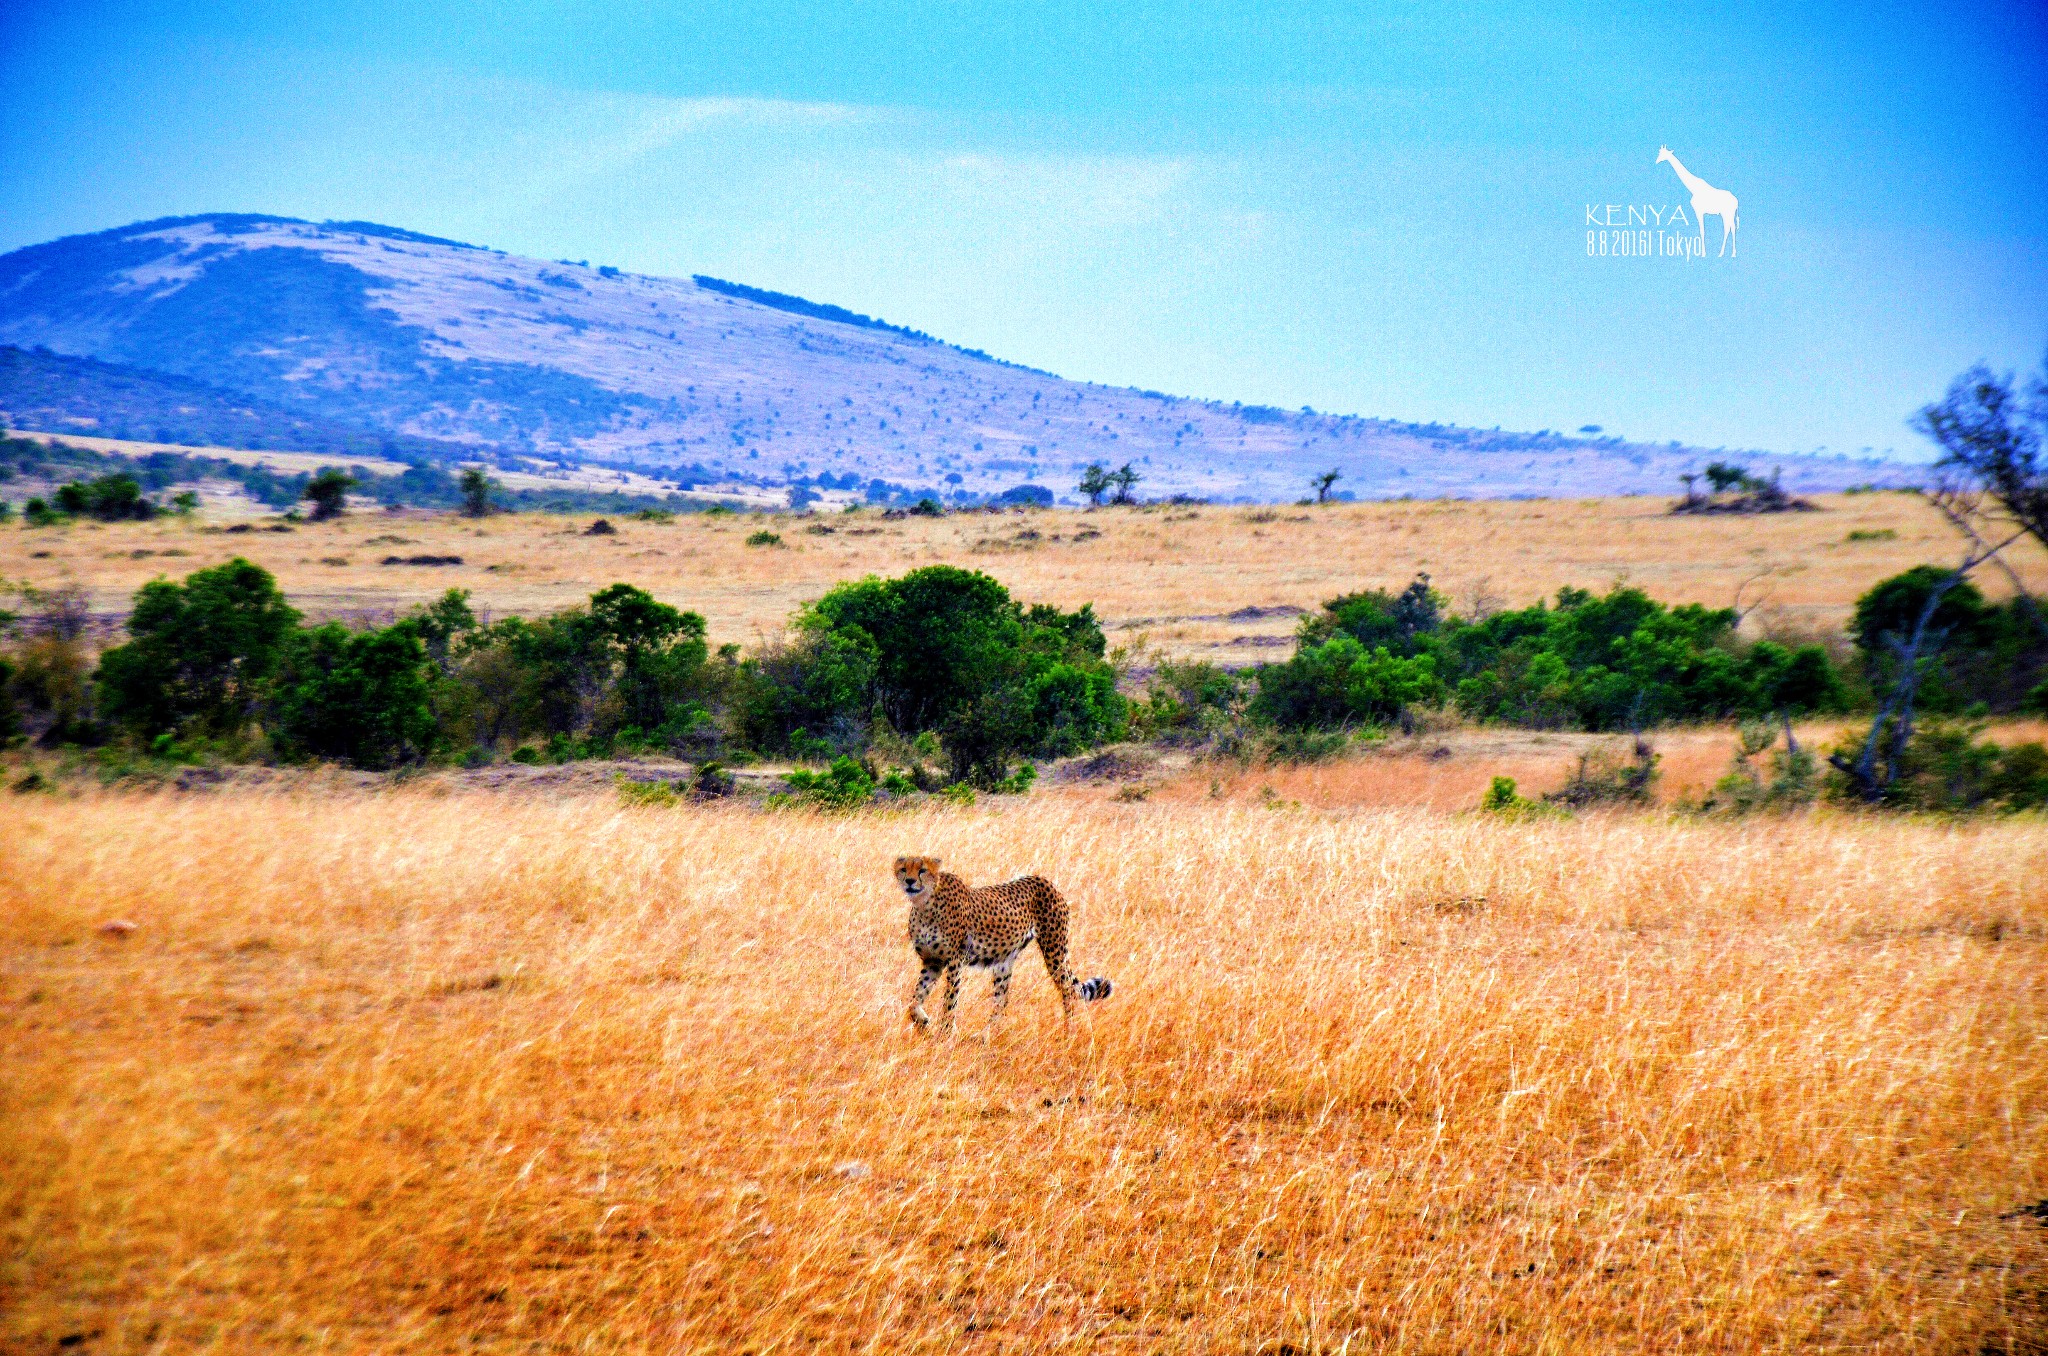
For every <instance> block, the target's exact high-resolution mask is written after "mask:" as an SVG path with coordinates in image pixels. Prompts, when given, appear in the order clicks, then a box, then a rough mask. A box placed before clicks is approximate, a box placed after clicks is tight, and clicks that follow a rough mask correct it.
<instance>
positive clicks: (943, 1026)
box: [939, 961, 960, 1032]
mask: <svg viewBox="0 0 2048 1356" xmlns="http://www.w3.org/2000/svg"><path fill="white" fill-rule="evenodd" d="M959 1007H960V962H959V961H954V962H953V963H952V964H951V965H949V966H947V967H946V1011H945V1014H944V1015H943V1016H942V1017H940V1018H939V1030H941V1031H947V1032H950V1031H951V1030H952V1029H953V1014H954V1012H955V1011H957V1010H958V1009H959Z"/></svg>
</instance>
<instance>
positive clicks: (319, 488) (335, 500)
mask: <svg viewBox="0 0 2048 1356" xmlns="http://www.w3.org/2000/svg"><path fill="white" fill-rule="evenodd" d="M355 487H356V480H355V477H354V476H351V475H349V474H348V473H347V472H345V471H338V470H336V469H335V468H334V467H332V466H323V467H321V468H320V470H319V472H318V473H317V474H315V475H314V476H313V478H312V479H311V480H308V481H307V482H306V489H305V497H306V498H307V499H308V500H310V501H312V505H313V521H314V522H316V523H319V522H325V521H327V520H328V519H329V518H339V517H340V516H341V514H342V511H343V510H344V509H345V508H347V507H348V492H349V491H350V490H352V489H354V488H355Z"/></svg>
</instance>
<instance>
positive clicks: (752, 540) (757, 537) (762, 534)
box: [747, 529, 782, 546]
mask: <svg viewBox="0 0 2048 1356" xmlns="http://www.w3.org/2000/svg"><path fill="white" fill-rule="evenodd" d="M747 545H749V546H780V545H782V538H781V537H779V536H777V535H776V534H775V533H773V532H770V531H767V530H766V529H763V530H762V531H759V532H753V533H749V534H748V536H747Z"/></svg>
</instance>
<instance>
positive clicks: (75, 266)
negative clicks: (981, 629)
mask: <svg viewBox="0 0 2048 1356" xmlns="http://www.w3.org/2000/svg"><path fill="white" fill-rule="evenodd" d="M0 343H6V344H12V345H16V346H19V347H22V348H25V349H28V348H33V346H36V345H43V346H46V347H47V348H48V349H50V350H52V351H53V352H54V353H56V354H64V355H72V356H74V357H79V358H90V359H96V360H99V361H100V362H102V363H106V364H115V365H118V366H117V367H111V368H107V369H104V370H102V369H99V368H89V367H84V366H80V367H75V368H57V367H52V366H50V365H49V364H46V363H45V364H41V365H40V366H39V365H38V364H37V363H29V364H28V365H27V366H26V367H20V368H16V369H14V370H15V371H16V372H17V373H18V374H21V375H20V376H19V378H18V379H19V380H20V381H22V382H25V383H28V386H22V385H17V386H13V387H9V386H5V385H0V409H7V410H9V411H10V417H12V418H14V419H15V420H16V422H18V423H20V424H22V425H23V426H29V425H30V420H29V419H28V418H26V417H24V416H22V415H21V414H19V413H13V412H14V411H15V410H16V407H17V406H22V405H29V406H33V407H35V408H38V409H44V410H48V411H50V412H52V414H53V415H58V414H61V416H62V418H64V419H67V420H70V421H71V422H70V423H68V424H60V425H59V426H58V427H57V428H56V429H55V430H54V431H64V430H65V429H66V428H69V429H71V430H72V431H85V430H84V428H83V427H82V426H81V425H80V423H79V422H78V421H80V420H85V419H95V420H99V421H100V423H99V424H97V425H94V426H93V427H94V428H95V429H97V430H99V431H108V429H107V426H108V424H109V423H110V422H111V423H119V422H120V421H122V420H124V419H125V420H127V421H128V423H129V426H130V428H131V429H132V430H133V431H134V432H136V433H137V434H138V435H147V436H151V437H154V435H155V434H156V433H158V432H160V431H165V430H171V429H173V427H174V426H173V425H172V424H171V423H168V422H163V418H164V412H165V411H184V413H183V415H182V416H181V417H184V418H187V419H189V420H192V421H197V422H199V423H203V424H205V426H206V428H207V429H208V432H207V434H206V437H207V440H209V441H228V439H224V438H222V437H220V436H219V433H220V432H221V431H223V430H224V429H228V428H232V427H234V426H236V423H237V421H238V420H239V421H240V422H241V424H242V425H253V426H254V427H251V428H246V429H245V433H246V436H247V437H254V438H259V439H265V440H270V439H286V438H303V439H312V438H315V437H325V438H329V439H334V438H356V437H364V436H370V435H375V436H377V437H379V438H383V437H391V438H394V439H404V440H406V441H405V443H404V445H405V446H407V447H411V448H413V449H414V450H416V451H419V452H422V453H427V454H432V455H438V456H444V457H445V456H447V455H450V452H451V448H453V449H458V450H459V449H460V448H464V447H469V448H475V449H476V450H477V451H479V452H484V453H487V454H493V455H495V454H496V453H498V452H500V451H504V452H508V453H516V454H518V455H521V456H525V457H531V458H538V459H545V460H554V461H563V462H575V463H581V462H586V461H593V460H594V461H600V462H604V463H607V464H616V465H621V466H635V467H643V468H646V469H648V470H650V471H654V472H656V473H660V474H667V475H671V476H675V477H678V478H690V479H695V480H710V481H738V482H752V483H757V484H762V485H784V484H787V485H809V486H823V487H825V488H832V489H854V488H867V489H870V490H871V492H873V493H878V494H887V493H924V492H934V493H938V494H941V495H944V496H947V497H963V496H972V495H986V494H993V493H997V492H1000V491H1002V490H1004V489H1006V488H1009V487H1011V486H1014V485H1017V484H1019V483H1020V482H1031V483H1036V484H1043V485H1050V486H1053V487H1055V488H1056V489H1057V490H1059V491H1060V493H1061V494H1062V495H1063V496H1065V495H1071V493H1072V491H1071V488H1070V487H1071V486H1072V485H1073V483H1074V479H1075V475H1076V472H1077V471H1078V470H1079V468H1080V467H1081V466H1083V465H1085V464H1086V463H1088V462H1090V461H1102V462H1106V463H1108V464H1109V465H1111V466H1112V467H1114V466H1118V465H1121V464H1122V463H1124V462H1131V463H1133V464H1135V466H1136V467H1137V469H1138V471H1139V472H1140V473H1141V474H1142V476H1143V477H1144V479H1143V482H1142V483H1141V486H1140V490H1141V493H1145V494H1148V495H1159V494H1167V493H1174V492H1182V493H1189V494H1196V495H1203V496H1209V497H1225V498H1238V497H1244V498H1294V497H1297V496H1299V495H1301V494H1302V493H1304V492H1305V490H1306V486H1307V480H1308V477H1309V476H1310V475H1311V474H1313V473H1314V472H1317V471H1321V470H1325V469H1330V468H1336V469H1339V470H1341V471H1342V472H1343V479H1342V480H1341V481H1340V482H1339V483H1338V488H1339V489H1340V490H1343V491H1348V492H1351V493H1355V494H1357V495H1358V496H1360V497H1375V496H1394V495H1401V494H1412V495H1416V496H1436V495H1476V496H1503V495H1517V494H1521V495H1534V494H1545V495H1555V494H1564V495H1587V494H1613V493H1630V492H1644V491H1647V492H1655V493H1667V492H1672V491H1673V490H1674V489H1675V487H1676V485H1677V476H1678V474H1679V472H1680V471H1683V470H1688V469H1695V468H1697V467H1698V466H1699V465H1701V464H1703V463H1704V462H1705V461H1706V460H1709V459H1712V458H1714V457H1716V456H1727V455H1732V456H1734V457H1736V458H1737V459H1739V460H1741V461H1743V462H1745V463H1746V464H1748V465H1749V466H1750V468H1751V469H1752V470H1755V471H1758V472H1769V471H1772V470H1778V471H1780V472H1782V474H1783V476H1784V479H1785V483H1786V486H1787V488H1790V489H1796V490H1825V489H1831V488H1840V487H1843V486H1846V485H1849V484H1853V483H1857V482H1877V483H1899V482H1901V481H1903V480H1906V479H1909V478H1910V471H1909V470H1908V469H1905V468H1901V467H1899V466H1897V465H1895V464H1890V463H1881V462H1862V463H1857V462H1850V461H1847V460H1842V459H1836V460H1820V459H1815V458H1804V457H1776V456H1768V455H1765V454H1762V453H1733V454H1729V453H1726V452H1724V450H1723V449H1713V450H1711V451H1710V450H1706V449H1699V448H1689V447H1683V446H1679V445H1676V444H1642V443H1626V442H1622V441H1621V440H1619V439H1613V438H1606V439H1602V438H1593V437H1572V436H1566V435H1564V434H1560V433H1553V432H1550V431H1548V430H1545V431H1542V432H1538V433H1533V434H1527V433H1505V432H1501V431H1499V430H1479V429H1470V428H1460V427H1455V426H1450V425H1438V424H1427V425H1423V424H1407V423H1396V422H1390V421H1386V420H1377V419H1367V418H1359V417H1355V416H1338V415H1327V414H1318V413H1315V412H1313V411H1308V410H1301V411H1288V410H1280V409H1273V408H1270V407H1264V406H1240V405H1227V404H1221V403H1218V402H1214V401H1203V400H1194V399H1188V398H1183V397H1176V396H1168V395H1163V394H1161V393H1158V392H1153V391H1137V390H1130V389H1123V388H1113V387H1104V386H1097V385H1092V384H1088V383H1082V382H1073V381H1066V380H1062V379H1061V378H1059V377H1055V376H1053V375H1051V374H1049V373H1045V372H1040V371H1036V370H1034V369H1031V368H1026V367H1020V366H1017V365H1014V364H1010V363H1005V362H1002V361H999V360H997V359H995V358H991V357H989V356H988V355H986V354H982V353H979V352H977V351H973V350H967V349H962V348H958V347H955V346H953V345H950V344H946V343H944V342H942V341H940V340H937V339H934V338H932V337H931V336H929V335H925V334H922V333H919V332H917V331H914V330H909V329H905V328H903V327H900V326H896V325H891V324H888V323H887V322H886V321H881V320H876V319H873V318H871V317H869V316H865V315H859V314H856V313H854V312H852V311H848V310H845V309H843V308H840V307H837V306H831V305H827V304H824V303H818V302H812V301H807V300H805V299H804V298H801V297H794V296H790V295H788V294H785V293H780V292H772V291H768V290H766V289H762V288H756V287H751V286H747V285H745V284H740V283H730V282H724V281H722V280H719V279H715V278H708V277H698V278H694V279H677V278H650V277H641V276H637V275H634V274H628V273H623V272H620V271H619V270H617V269H613V268H608V267H600V268H591V267H589V266H587V265H585V264H582V263H574V264H571V263H565V262H555V263H548V262H544V261H541V260H534V259H522V258H517V257H514V256H509V255H506V254H504V253H502V252H499V251H495V250H489V249H484V248H480V247H478V246H474V245H465V244H461V243H459V242H456V241H451V240H442V239H438V238H436V237H432V236H425V235H420V234H417V233H415V232H411V231H404V230H398V229H395V228H392V227H385V226H378V225H374V224H371V223H365V222H330V223H327V224H324V225H318V224H314V223H311V222H304V221H296V220H292V219H289V218H282V217H268V216H231V215H217V216H204V217H183V218H173V219H166V220H162V221H153V222H144V223H140V224H138V225H134V226H127V227H122V228H120V229H118V230H112V231H105V232H102V233H100V234H97V235H87V236H72V237H68V238H66V239H63V240H57V241H52V242H50V243H48V244H43V245H34V246H30V247H28V248H26V249H21V250H16V251H15V252H13V253H12V254H8V255H5V256H0ZM4 370H5V369H0V372H4ZM175 379H182V380H183V381H185V382H188V383H196V385H192V386H186V387H181V386H178V385H177V384H176V380H175ZM66 382H68V383H69V385H68V386H64V387H63V389H64V391H65V392H67V394H64V395H62V397H61V398H60V396H59V395H58V394H57V393H56V392H57V390H58V387H59V386H63V384H64V383H66ZM152 382H155V383H156V384H155V385H152V384H151V383H152ZM38 383H39V384H38ZM29 386H33V389H29ZM39 393H40V394H39ZM146 410H149V411H156V412H157V413H154V414H149V415H147V416H145V415H144V414H143V412H144V411H146ZM237 410H240V411H243V412H242V413H239V414H238V413H236V411H237ZM38 417H40V416H38ZM217 420H219V421H225V423H224V424H218V425H217V424H216V422H215V421H217ZM138 421H139V422H138ZM153 424H161V427H156V426H152V425H153ZM412 440H419V441H417V442H414V441H412ZM244 441H246V438H245V440H244ZM266 445H273V446H278V445H283V444H282V443H278V442H269V443H266ZM327 445H331V444H316V445H315V447H316V450H317V449H318V447H320V446H327ZM337 450H339V449H337ZM387 455H389V454H388V453H387ZM876 482H880V483H879V484H876Z"/></svg>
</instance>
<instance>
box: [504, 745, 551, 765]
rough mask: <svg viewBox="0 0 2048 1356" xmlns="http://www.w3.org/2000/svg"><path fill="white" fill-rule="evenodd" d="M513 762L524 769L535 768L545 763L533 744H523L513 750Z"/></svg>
mask: <svg viewBox="0 0 2048 1356" xmlns="http://www.w3.org/2000/svg"><path fill="white" fill-rule="evenodd" d="M512 761H513V762H515V763H518V764H520V765H521V766H522V767H534V766H537V765H538V764H540V763H541V762H542V761H544V756H543V755H542V753H541V751H540V750H539V749H537V748H535V747H534V746H533V745H531V744H521V745H520V746H519V747H518V748H516V749H514V750H512Z"/></svg>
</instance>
